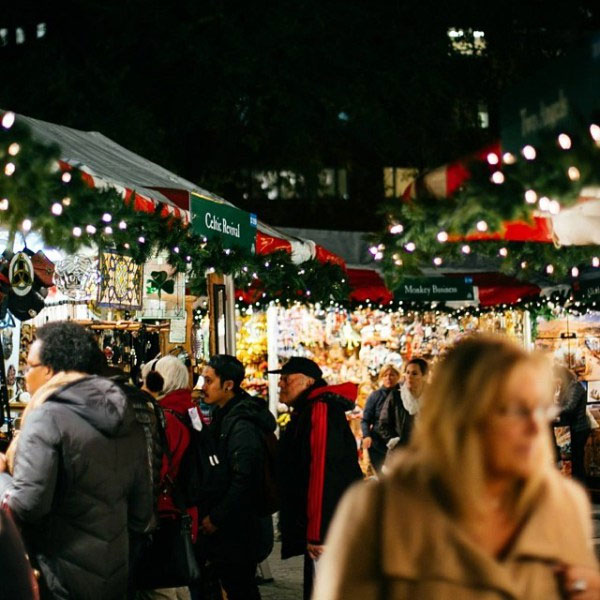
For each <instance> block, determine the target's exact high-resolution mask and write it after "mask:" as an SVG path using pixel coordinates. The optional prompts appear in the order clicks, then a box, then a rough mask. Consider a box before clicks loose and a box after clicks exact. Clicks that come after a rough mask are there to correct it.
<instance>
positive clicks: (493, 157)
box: [487, 152, 500, 165]
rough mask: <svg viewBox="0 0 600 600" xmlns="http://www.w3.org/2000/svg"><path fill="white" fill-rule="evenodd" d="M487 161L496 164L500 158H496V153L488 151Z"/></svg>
mask: <svg viewBox="0 0 600 600" xmlns="http://www.w3.org/2000/svg"><path fill="white" fill-rule="evenodd" d="M487 161H488V164H490V165H497V164H498V163H499V162H500V159H499V158H498V155H497V154H496V153H495V152H490V153H489V154H488V155H487Z"/></svg>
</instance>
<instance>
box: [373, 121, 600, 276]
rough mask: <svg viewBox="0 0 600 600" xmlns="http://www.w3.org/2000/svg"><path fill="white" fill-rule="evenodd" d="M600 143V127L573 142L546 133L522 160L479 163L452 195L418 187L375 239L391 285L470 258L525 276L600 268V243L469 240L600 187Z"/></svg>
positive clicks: (388, 211)
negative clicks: (434, 193)
mask: <svg viewBox="0 0 600 600" xmlns="http://www.w3.org/2000/svg"><path fill="white" fill-rule="evenodd" d="M599 144H600V127H599V126H597V125H591V126H590V128H589V131H586V132H585V134H581V133H579V134H578V135H577V136H574V137H573V138H571V137H569V136H567V135H566V134H560V135H553V136H546V137H545V138H543V139H542V141H541V142H540V144H539V145H538V146H537V147H536V148H533V147H532V146H528V147H525V148H524V149H523V151H522V154H523V155H522V156H519V157H517V156H515V155H512V154H510V153H504V154H503V155H502V156H499V155H497V154H495V153H490V154H489V155H488V158H487V161H482V160H474V161H472V162H471V163H470V164H469V165H468V170H469V173H470V177H469V179H468V180H467V181H465V182H464V183H463V185H462V186H461V187H460V188H459V189H458V190H457V192H456V193H454V194H453V195H452V196H450V197H447V198H442V199H440V198H436V197H433V196H432V195H431V194H428V193H427V191H425V190H423V189H419V187H418V188H417V196H416V199H415V200H410V201H404V202H403V201H400V202H399V201H396V202H395V203H387V204H386V205H385V207H384V214H385V215H386V221H387V227H386V229H385V231H383V232H380V233H379V234H377V235H375V236H373V237H372V238H371V241H372V243H373V246H372V248H371V252H372V254H373V255H374V256H375V259H376V260H381V261H382V266H383V270H384V273H385V275H386V280H387V281H388V283H389V284H390V285H392V286H393V287H395V286H396V285H397V284H398V283H399V282H400V281H401V280H402V278H403V277H405V276H407V275H415V274H420V273H421V271H422V268H423V267H424V266H436V267H440V266H442V265H444V264H445V263H453V264H457V263H458V264H460V263H461V262H462V261H464V257H465V255H466V254H471V255H473V256H482V257H485V258H487V259H492V260H491V261H490V265H491V266H493V267H495V268H497V269H498V270H500V271H501V272H503V273H506V274H509V275H512V276H515V277H518V278H520V279H527V278H528V277H530V276H531V275H532V274H534V273H535V274H538V275H540V274H543V275H545V276H546V277H548V278H550V279H555V280H564V278H565V277H566V276H568V275H569V274H572V275H573V276H575V277H576V276H577V274H578V272H579V269H580V268H581V267H585V266H590V267H598V266H600V261H599V260H598V258H597V257H598V255H600V248H598V246H562V247H558V246H557V245H555V244H552V243H541V242H506V241H465V236H467V235H469V234H474V233H484V232H486V233H501V232H502V231H503V223H504V222H506V221H514V220H521V221H525V222H529V223H533V217H534V214H540V215H542V216H543V215H545V216H550V215H551V214H553V213H554V214H555V213H556V212H557V211H558V210H560V209H561V208H565V207H568V206H571V205H573V204H574V203H575V202H576V201H577V199H578V198H579V197H580V195H581V191H582V190H583V189H584V188H586V187H589V186H598V185H600V149H599ZM448 240H449V241H448ZM574 268H575V269H574Z"/></svg>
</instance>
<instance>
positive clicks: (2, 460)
mask: <svg viewBox="0 0 600 600" xmlns="http://www.w3.org/2000/svg"><path fill="white" fill-rule="evenodd" d="M6 470H8V463H7V461H6V454H2V453H1V452H0V473H4V472H5V471H6Z"/></svg>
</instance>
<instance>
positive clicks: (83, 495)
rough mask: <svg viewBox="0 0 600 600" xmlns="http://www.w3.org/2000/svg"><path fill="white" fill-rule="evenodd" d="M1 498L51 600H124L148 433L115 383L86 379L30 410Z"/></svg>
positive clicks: (147, 504)
mask: <svg viewBox="0 0 600 600" xmlns="http://www.w3.org/2000/svg"><path fill="white" fill-rule="evenodd" d="M0 494H1V495H2V497H4V498H6V499H7V502H8V504H9V506H10V508H11V509H12V510H13V514H14V515H15V516H16V518H17V519H18V520H19V521H20V522H21V525H22V527H23V534H24V538H25V541H26V544H27V546H28V550H29V552H30V554H31V555H32V556H33V558H34V562H36V563H37V564H38V565H39V568H40V569H41V571H42V574H43V578H44V582H45V585H46V586H47V587H48V588H49V590H50V593H51V594H52V597H53V598H57V599H61V600H62V599H67V598H68V599H76V600H112V599H116V598H122V597H123V595H124V593H125V591H126V588H127V576H128V552H129V541H128V528H129V529H131V530H132V531H136V532H141V531H143V530H144V529H145V528H146V525H147V524H148V522H149V520H150V518H151V515H152V489H151V485H150V481H149V473H148V468H147V456H146V448H145V442H144V433H143V431H142V428H141V427H140V425H139V424H138V423H137V422H136V420H135V416H134V414H133V411H132V409H131V408H130V406H129V404H128V402H127V399H126V398H125V396H124V394H123V392H122V391H121V390H120V389H119V387H118V386H117V385H115V384H114V383H113V382H111V381H109V380H107V379H104V378H101V377H97V376H91V377H84V378H82V379H80V380H78V381H76V382H74V383H72V384H70V385H66V386H65V387H62V388H60V389H59V390H57V391H56V392H55V393H53V394H52V395H51V396H49V397H48V398H47V399H46V401H45V402H44V403H43V404H41V405H40V406H39V407H37V408H35V410H33V411H31V413H30V414H29V416H28V419H27V421H26V422H25V423H24V426H23V430H22V431H21V434H20V436H19V443H18V448H17V452H16V457H15V467H14V475H13V477H12V479H11V477H10V476H9V475H8V474H6V473H3V474H1V475H0Z"/></svg>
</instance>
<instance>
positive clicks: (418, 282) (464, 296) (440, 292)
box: [394, 277, 475, 302]
mask: <svg viewBox="0 0 600 600" xmlns="http://www.w3.org/2000/svg"><path fill="white" fill-rule="evenodd" d="M394 297H395V298H396V300H412V301H423V302H428V301H436V300H437V301H439V300H475V290H474V288H473V280H472V279H471V278H470V277H464V278H458V277H457V278H451V277H427V278H418V279H404V280H403V281H402V283H401V284H400V285H399V286H398V287H397V288H396V290H395V292H394Z"/></svg>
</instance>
